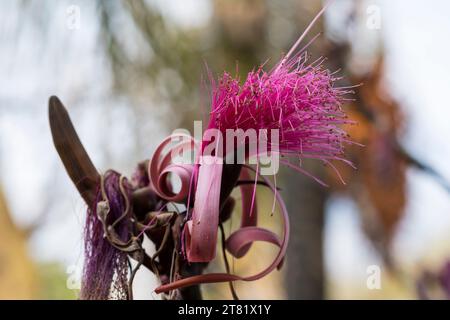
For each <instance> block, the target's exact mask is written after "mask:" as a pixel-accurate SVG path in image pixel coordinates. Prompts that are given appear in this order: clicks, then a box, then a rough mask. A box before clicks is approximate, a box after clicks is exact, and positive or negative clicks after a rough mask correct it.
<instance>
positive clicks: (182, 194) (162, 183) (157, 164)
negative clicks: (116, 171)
mask: <svg viewBox="0 0 450 320" xmlns="http://www.w3.org/2000/svg"><path fill="white" fill-rule="evenodd" d="M175 137H180V138H184V139H187V140H188V141H182V142H180V143H178V144H177V145H175V146H174V147H171V148H170V149H169V151H168V152H167V153H166V154H164V155H163V150H164V148H165V147H166V146H167V145H168V144H169V143H170V142H171V141H172V139H173V138H175ZM192 145H193V147H192V148H198V144H197V142H196V141H195V139H194V138H192V137H191V136H189V135H184V134H176V135H175V134H174V135H170V136H169V137H167V138H166V139H164V140H163V141H162V142H161V143H160V144H159V146H158V147H157V148H156V151H155V153H154V155H153V157H152V159H151V161H150V164H149V168H148V174H149V177H150V183H151V185H152V187H153V189H154V190H155V192H156V193H157V194H158V196H160V197H161V198H163V199H165V200H167V201H174V202H182V201H184V200H185V199H186V198H187V197H188V194H189V189H190V181H191V176H192V174H193V171H194V166H193V165H190V164H172V153H174V152H177V151H179V150H181V149H182V148H185V147H187V146H192ZM169 173H172V174H175V175H177V176H178V177H179V178H180V181H181V188H180V191H179V192H178V193H174V192H173V191H172V188H171V185H170V183H169V180H168V175H169Z"/></svg>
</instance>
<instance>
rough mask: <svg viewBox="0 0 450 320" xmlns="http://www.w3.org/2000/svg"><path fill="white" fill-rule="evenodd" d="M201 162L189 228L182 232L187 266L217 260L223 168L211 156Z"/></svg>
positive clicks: (216, 159) (218, 161) (215, 158)
mask: <svg viewBox="0 0 450 320" xmlns="http://www.w3.org/2000/svg"><path fill="white" fill-rule="evenodd" d="M203 162H204V163H203V164H202V165H200V167H199V174H198V181H197V190H196V192H195V202H194V210H193V213H192V228H191V230H189V229H187V230H186V229H185V230H186V231H187V232H188V234H187V235H186V244H187V248H186V249H187V258H188V261H189V262H209V261H211V260H212V259H214V257H215V256H216V244H217V229H218V225H219V210H220V187H221V182H222V169H223V164H222V162H221V159H219V158H217V157H212V156H205V157H203Z"/></svg>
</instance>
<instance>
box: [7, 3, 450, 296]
mask: <svg viewBox="0 0 450 320" xmlns="http://www.w3.org/2000/svg"><path fill="white" fill-rule="evenodd" d="M323 5H324V3H323V2H321V1H319V0H284V1H275V0H135V1H131V0H129V1H119V0H117V1H88V0H84V1H83V0H71V1H65V0H64V1H26V0H21V1H20V0H5V1H1V2H0V298H3V299H12V298H18V299H29V298H33V299H76V298H77V295H78V289H77V288H79V278H80V275H81V268H82V263H83V257H82V256H83V248H82V228H83V221H84V216H85V205H84V203H83V201H82V199H81V198H80V197H79V195H78V194H77V192H76V189H75V188H74V187H73V185H72V184H71V182H70V180H69V178H68V176H67V175H66V173H65V170H64V168H63V166H62V164H61V162H60V160H59V158H58V156H57V153H56V151H55V150H54V147H53V144H52V139H51V135H50V129H49V125H48V119H47V103H48V98H49V96H50V95H57V96H59V97H60V98H61V100H62V101H63V102H64V104H65V105H66V106H67V107H68V110H69V113H70V114H71V117H72V119H73V121H74V124H75V126H76V128H77V131H78V133H79V135H80V138H81V140H82V141H83V143H84V145H85V147H86V149H87V151H88V153H89V154H90V156H91V157H92V159H93V161H94V163H95V165H96V166H97V168H98V169H99V170H101V171H103V172H104V171H106V170H107V169H108V168H114V169H116V170H118V171H119V172H122V173H123V174H125V175H127V176H130V175H131V174H132V172H133V170H134V167H135V165H136V164H137V162H138V161H141V160H142V159H147V158H149V157H150V156H151V154H152V152H153V150H154V149H155V147H156V146H157V145H158V143H159V142H160V141H161V139H162V138H164V137H165V136H167V135H168V134H169V133H170V132H172V131H173V130H174V129H176V128H186V129H188V130H191V131H192V129H193V121H194V120H198V119H202V118H203V116H204V114H203V113H202V108H201V107H200V106H202V105H205V101H207V100H206V99H205V93H204V92H202V89H201V83H202V76H204V75H205V64H207V65H208V67H209V68H210V69H211V70H212V72H213V73H214V74H216V75H218V74H220V73H221V72H223V71H224V70H228V71H230V72H232V73H233V72H235V70H238V71H237V72H238V73H239V75H241V79H244V78H245V75H246V73H247V72H248V71H249V70H251V69H252V68H254V67H256V66H259V65H260V64H261V63H263V62H265V61H266V60H267V59H270V60H269V62H268V65H269V66H272V65H273V64H275V63H276V62H277V61H278V60H279V58H280V57H281V55H282V54H283V53H285V52H287V50H288V49H289V48H290V47H291V45H292V44H293V43H294V42H295V40H296V39H297V38H298V36H299V35H300V34H301V33H302V32H303V30H304V28H305V27H306V25H307V24H308V23H309V22H310V21H311V20H312V18H313V17H314V16H315V15H316V13H317V12H318V11H319V10H320V9H321V8H322V6H323ZM448 12H450V2H448V1H445V0H434V1H432V2H430V1H420V0H409V1H406V0H397V1H387V0H379V1H363V0H361V1H357V0H336V1H334V3H333V4H332V5H331V6H330V8H329V9H328V10H327V12H326V13H325V16H324V18H323V19H321V20H320V21H319V23H318V24H317V25H316V26H315V27H314V28H313V30H312V31H311V32H310V33H309V35H308V37H307V38H308V39H311V38H312V37H313V36H314V35H315V34H317V33H318V32H323V34H322V35H321V36H320V37H319V38H318V40H316V41H315V42H314V43H313V44H312V45H311V46H310V48H309V53H310V54H311V61H314V60H315V59H316V58H319V57H320V56H326V57H328V60H327V61H326V62H325V66H326V67H327V68H329V69H330V70H332V71H335V70H338V69H340V73H339V74H340V75H342V76H343V79H342V80H340V82H341V83H340V85H348V86H352V85H358V84H361V83H362V84H363V85H362V86H358V87H356V88H355V97H354V98H355V101H350V103H348V104H347V105H346V106H345V108H346V110H347V111H348V113H349V115H350V117H351V118H352V119H354V120H357V121H358V123H359V124H358V125H357V126H352V127H349V128H347V129H348V131H349V132H350V134H351V136H352V138H353V139H354V140H355V141H357V142H360V143H362V144H364V145H365V147H364V148H361V147H351V148H348V150H347V153H348V158H349V159H351V160H352V161H354V162H355V164H356V165H357V167H358V170H353V169H348V168H344V167H342V168H339V169H340V172H341V174H342V175H343V177H344V180H345V181H346V182H347V184H346V185H342V184H341V183H340V181H339V180H338V179H337V177H336V175H335V174H334V173H333V172H331V171H329V170H328V169H327V168H325V167H323V166H322V165H320V164H317V163H311V164H308V170H310V171H312V172H314V173H315V174H316V175H318V176H320V177H322V178H323V179H324V180H325V181H327V182H328V183H329V184H330V187H329V188H324V187H322V186H320V185H318V184H317V183H315V182H314V181H312V180H310V179H308V178H305V177H302V176H299V175H297V174H292V172H288V171H285V172H282V173H281V175H280V177H279V180H281V181H279V185H280V186H282V189H283V191H282V195H283V197H284V198H285V200H286V201H287V205H288V210H289V213H290V217H291V220H292V221H291V223H292V229H293V232H292V235H291V239H290V246H289V250H288V257H287V261H286V264H285V267H284V268H283V269H282V270H281V271H280V272H274V273H272V274H271V275H269V276H268V277H266V278H264V279H262V280H260V281H256V282H252V283H238V284H237V286H236V287H237V291H238V293H239V296H240V297H241V298H254V299H264V298H271V299H287V298H289V299H348V298H360V299H381V298H386V299H416V298H430V297H431V298H446V297H447V298H448V297H450V280H449V279H450V277H449V275H450V267H446V265H447V264H446V263H447V261H449V260H450V197H449V192H450V188H449V184H448V181H450V162H449V160H448V159H449V157H450V143H449V141H448V140H449V137H450V125H449V119H450V106H449V105H448V104H449V100H448V92H449V91H450V82H449V81H448V75H449V74H450V60H449V59H448V58H447V57H449V56H450V42H449V40H448V39H450V20H449V19H448ZM306 42H307V40H306ZM306 42H305V43H306ZM237 65H238V69H237V68H236V66H237ZM203 91H204V90H203ZM206 98H207V97H206ZM206 107H208V106H206ZM271 201H272V198H271V196H270V195H269V193H265V192H264V191H261V193H259V202H260V204H259V205H260V207H261V208H262V211H261V212H262V213H261V217H262V218H261V219H262V222H263V224H264V225H266V226H269V227H271V228H272V229H274V230H277V221H278V220H277V218H274V217H271V216H270V206H271ZM265 208H267V210H266V211H267V214H265V213H264V209H265ZM233 222H234V224H235V225H236V224H238V221H237V220H236V219H234V221H233V220H232V221H231V223H229V225H228V226H226V228H227V227H228V228H232V224H233ZM273 255H274V250H273V248H270V246H269V248H267V247H266V246H264V245H261V246H260V245H259V244H258V245H256V246H254V248H253V249H252V251H251V253H250V255H249V256H247V257H246V258H244V259H242V261H233V268H234V270H235V271H236V272H238V273H241V274H250V273H252V272H254V271H255V270H254V269H258V270H260V269H261V268H263V267H264V266H265V265H266V264H267V262H268V261H270V260H269V259H272V257H273ZM216 269H217V270H219V269H220V270H221V269H223V266H222V265H221V262H220V259H219V261H218V262H217V263H216V264H213V265H211V266H210V268H209V270H216ZM144 273H145V272H144V271H143V272H141V275H140V276H139V277H138V281H137V282H138V286H139V292H140V294H139V295H138V297H139V298H142V299H156V298H158V297H157V296H156V295H155V294H154V293H152V290H153V289H154V286H155V283H154V281H152V279H151V278H150V277H149V275H148V274H147V275H146V274H144ZM378 274H379V275H380V282H377V281H375V282H373V281H372V280H373V278H371V276H377V275H378ZM446 274H447V277H446V276H445V275H446ZM203 288H204V295H205V298H209V299H217V298H224V299H228V298H231V295H230V293H229V291H228V286H227V284H224V285H206V286H204V287H203Z"/></svg>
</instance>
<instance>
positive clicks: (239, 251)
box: [226, 227, 281, 258]
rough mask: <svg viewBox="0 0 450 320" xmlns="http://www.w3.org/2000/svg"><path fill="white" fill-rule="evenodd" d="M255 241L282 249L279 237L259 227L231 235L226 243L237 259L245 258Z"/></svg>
mask: <svg viewBox="0 0 450 320" xmlns="http://www.w3.org/2000/svg"><path fill="white" fill-rule="evenodd" d="M254 241H264V242H269V243H272V244H274V245H276V246H278V247H281V241H280V239H279V238H278V236H277V235H276V234H275V233H273V232H272V231H269V230H267V229H263V228H258V227H244V228H241V229H239V230H237V231H235V232H233V234H231V235H230V236H229V237H228V239H227V242H226V246H227V250H228V252H230V253H231V254H232V255H233V256H234V257H235V258H241V257H243V256H244V255H245V254H246V252H247V251H248V249H247V248H248V246H249V245H251V244H252V243H253V242H254Z"/></svg>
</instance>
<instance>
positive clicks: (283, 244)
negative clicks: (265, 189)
mask: <svg viewBox="0 0 450 320" xmlns="http://www.w3.org/2000/svg"><path fill="white" fill-rule="evenodd" d="M244 167H246V168H247V169H249V170H253V171H255V170H254V169H253V168H251V167H248V166H244ZM261 178H262V179H263V180H264V181H265V183H266V184H267V186H269V188H270V189H271V190H272V192H274V193H275V191H276V190H275V188H274V186H273V184H272V183H271V182H270V180H269V179H267V178H266V177H264V176H261ZM276 198H277V202H278V204H279V206H280V209H281V216H282V220H283V225H284V233H283V238H282V240H281V241H280V250H279V251H278V254H277V256H276V257H275V259H274V260H273V261H272V263H271V264H270V265H269V266H268V267H267V268H266V269H264V270H263V271H261V272H259V273H257V274H255V275H252V276H248V277H241V276H238V275H234V274H227V273H212V274H203V275H198V276H193V277H188V278H184V279H180V280H177V281H174V282H171V283H168V284H165V285H162V286H159V287H158V288H156V289H155V292H156V293H161V292H167V291H171V290H175V289H179V288H184V287H188V286H192V285H196V284H201V283H212V282H229V281H236V280H243V281H254V280H258V279H260V278H262V277H264V276H266V275H267V274H269V273H270V272H272V271H273V270H274V269H276V268H278V267H279V266H281V264H282V263H283V259H284V256H285V254H286V249H287V244H288V241H287V240H288V239H289V232H290V228H289V217H288V215H287V210H286V206H285V204H284V201H283V199H282V198H281V196H280V193H279V192H276ZM252 232H254V231H252ZM262 234H263V232H261V231H258V232H254V238H255V239H256V238H258V239H263V238H265V240H270V241H269V242H271V243H273V241H274V238H273V237H272V236H270V235H268V234H267V233H266V235H262ZM236 237H242V236H241V235H239V234H238V235H237V236H236ZM237 239H238V238H237ZM241 241H242V242H241V244H244V245H246V244H247V243H248V242H249V241H251V239H248V238H247V237H244V239H243V240H241ZM263 241H264V240H263ZM237 242H238V243H237V244H233V246H235V247H236V249H238V248H239V247H241V244H240V243H239V242H240V241H237ZM237 251H239V250H237Z"/></svg>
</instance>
